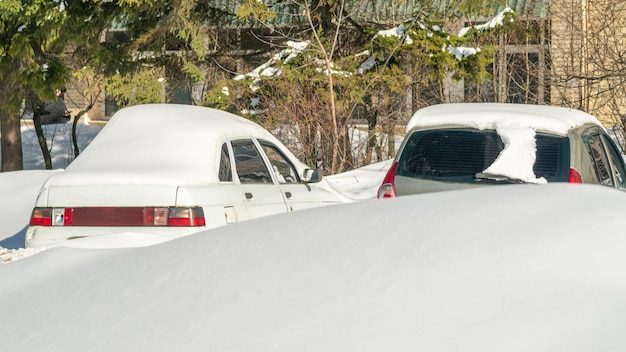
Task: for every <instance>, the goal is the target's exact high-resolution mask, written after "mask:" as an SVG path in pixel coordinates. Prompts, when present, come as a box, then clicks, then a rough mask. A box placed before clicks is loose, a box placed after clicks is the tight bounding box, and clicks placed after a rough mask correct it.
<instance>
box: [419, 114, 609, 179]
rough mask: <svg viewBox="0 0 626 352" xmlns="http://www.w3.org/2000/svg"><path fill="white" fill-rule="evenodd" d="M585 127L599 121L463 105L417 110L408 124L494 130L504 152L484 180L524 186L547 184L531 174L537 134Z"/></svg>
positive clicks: (423, 126) (558, 133)
mask: <svg viewBox="0 0 626 352" xmlns="http://www.w3.org/2000/svg"><path fill="white" fill-rule="evenodd" d="M584 124H596V125H598V126H601V124H600V122H599V121H598V119H596V118H595V117H594V116H592V115H589V114H587V113H585V112H582V111H579V110H574V109H567V108H562V107H555V106H545V105H523V104H498V103H462V104H440V105H433V106H430V107H427V108H424V109H421V110H418V111H417V112H416V113H415V114H414V115H413V117H412V118H411V120H410V121H409V123H408V124H407V131H409V130H411V129H428V128H435V127H444V126H448V127H450V126H454V127H468V128H475V129H478V130H495V131H496V132H497V133H498V135H500V138H501V139H502V142H503V143H504V149H503V150H502V151H501V152H500V155H499V156H498V158H497V159H496V160H495V161H494V162H493V164H491V165H490V166H489V167H488V168H487V169H485V170H484V171H483V173H482V174H483V176H486V177H488V178H491V177H493V178H499V177H506V178H510V179H515V180H520V181H523V182H527V183H546V182H547V181H546V179H544V178H543V177H542V178H537V176H536V175H535V173H534V171H533V165H534V164H535V159H536V149H537V146H536V142H535V134H536V133H537V131H539V132H544V133H550V134H554V135H559V136H566V135H567V133H568V132H569V131H570V130H572V129H574V128H577V127H579V126H582V125H584Z"/></svg>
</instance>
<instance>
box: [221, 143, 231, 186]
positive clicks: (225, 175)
mask: <svg viewBox="0 0 626 352" xmlns="http://www.w3.org/2000/svg"><path fill="white" fill-rule="evenodd" d="M219 179H220V181H221V182H232V181H233V172H232V168H231V166H230V153H229V152H228V146H227V145H226V143H224V144H222V151H221V153H220V169H219Z"/></svg>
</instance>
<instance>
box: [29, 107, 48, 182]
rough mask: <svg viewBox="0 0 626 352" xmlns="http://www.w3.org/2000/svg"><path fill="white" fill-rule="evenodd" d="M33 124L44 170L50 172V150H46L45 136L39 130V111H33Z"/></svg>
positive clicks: (40, 129) (41, 129)
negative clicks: (44, 166)
mask: <svg viewBox="0 0 626 352" xmlns="http://www.w3.org/2000/svg"><path fill="white" fill-rule="evenodd" d="M33 124H34V125H35V133H37V141H38V142H39V148H40V149H41V154H42V155H43V162H44V164H45V165H46V170H52V158H51V157H50V150H49V149H48V143H47V142H46V136H44V135H43V128H41V118H40V112H39V111H35V112H34V113H33Z"/></svg>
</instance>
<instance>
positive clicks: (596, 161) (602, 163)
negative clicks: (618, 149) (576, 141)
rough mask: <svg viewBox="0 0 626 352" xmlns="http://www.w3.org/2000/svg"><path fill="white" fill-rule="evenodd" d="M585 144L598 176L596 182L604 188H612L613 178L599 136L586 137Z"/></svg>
mask: <svg viewBox="0 0 626 352" xmlns="http://www.w3.org/2000/svg"><path fill="white" fill-rule="evenodd" d="M585 143H586V144H587V151H588V152H589V156H590V157H591V160H592V162H593V166H594V170H595V172H596V175H597V176H598V180H599V181H600V183H601V184H603V185H606V186H613V176H612V175H611V168H610V166H609V158H608V156H607V155H606V151H605V150H604V147H603V145H602V140H601V139H600V135H599V134H590V135H587V138H586V139H585Z"/></svg>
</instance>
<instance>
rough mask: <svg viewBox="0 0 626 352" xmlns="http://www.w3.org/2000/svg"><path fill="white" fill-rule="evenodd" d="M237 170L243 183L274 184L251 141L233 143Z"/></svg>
mask: <svg viewBox="0 0 626 352" xmlns="http://www.w3.org/2000/svg"><path fill="white" fill-rule="evenodd" d="M231 145H232V147H233V155H234V157H235V169H236V170H237V175H238V176H239V182H241V183H272V178H271V176H270V173H269V171H268V170H267V167H266V166H265V163H264V162H263V159H262V158H261V154H260V153H259V150H258V149H257V147H256V146H255V145H254V143H253V142H252V140H251V139H246V140H238V141H233V142H231Z"/></svg>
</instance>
